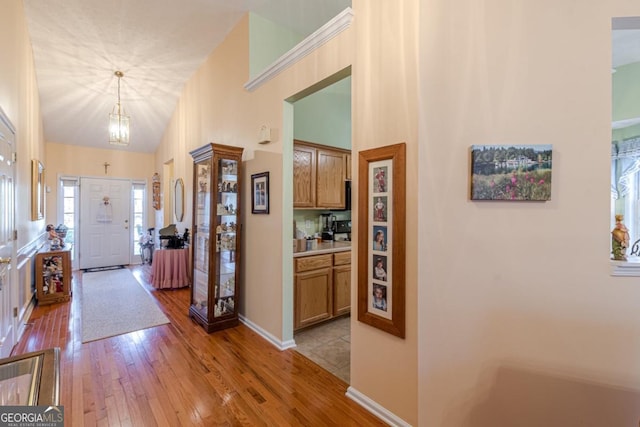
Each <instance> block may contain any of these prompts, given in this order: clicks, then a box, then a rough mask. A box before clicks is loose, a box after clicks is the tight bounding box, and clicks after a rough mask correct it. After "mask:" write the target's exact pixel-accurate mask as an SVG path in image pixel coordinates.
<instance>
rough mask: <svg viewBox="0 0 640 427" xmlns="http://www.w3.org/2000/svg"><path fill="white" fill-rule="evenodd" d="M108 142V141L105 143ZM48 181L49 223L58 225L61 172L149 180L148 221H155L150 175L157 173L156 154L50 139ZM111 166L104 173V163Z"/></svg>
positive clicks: (71, 174) (46, 177) (47, 164)
mask: <svg viewBox="0 0 640 427" xmlns="http://www.w3.org/2000/svg"><path fill="white" fill-rule="evenodd" d="M105 144H106V142H105ZM46 159H47V160H46V161H45V162H44V163H45V169H46V175H45V181H46V185H47V186H48V187H49V188H50V189H51V192H50V193H47V202H46V203H47V210H46V219H47V224H49V223H52V224H59V223H61V222H62V218H58V217H57V211H56V209H57V200H58V188H59V186H58V179H59V177H60V175H69V176H79V177H80V176H84V177H95V178H125V179H136V180H145V179H146V180H147V190H148V197H147V201H148V206H147V209H148V212H149V213H150V214H149V215H150V216H149V217H148V221H150V223H151V221H153V217H152V215H153V208H152V206H151V177H152V176H153V174H154V169H153V165H154V163H153V160H154V156H153V154H148V153H133V152H128V151H127V152H125V151H120V150H109V149H100V148H91V147H79V146H75V145H68V144H58V143H51V142H48V143H47V144H46ZM105 163H108V164H109V165H110V166H109V167H108V168H107V173H105V168H104V164H105Z"/></svg>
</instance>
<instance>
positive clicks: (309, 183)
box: [293, 140, 350, 209]
mask: <svg viewBox="0 0 640 427" xmlns="http://www.w3.org/2000/svg"><path fill="white" fill-rule="evenodd" d="M349 154H350V152H349V151H348V150H342V149H339V148H332V147H326V146H322V145H317V144H313V143H309V142H304V141H298V140H295V141H294V148H293V207H294V208H320V209H344V208H345V183H344V182H345V180H346V179H347V156H348V155H349Z"/></svg>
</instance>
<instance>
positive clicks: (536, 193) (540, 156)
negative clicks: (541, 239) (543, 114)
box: [471, 144, 552, 201]
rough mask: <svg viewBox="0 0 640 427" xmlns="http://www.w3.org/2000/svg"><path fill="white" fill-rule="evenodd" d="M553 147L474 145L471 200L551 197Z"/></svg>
mask: <svg viewBox="0 0 640 427" xmlns="http://www.w3.org/2000/svg"><path fill="white" fill-rule="evenodd" d="M551 166H552V146H551V145H550V144H536V145H472V146H471V200H513V201H523V200H526V201H546V200H551Z"/></svg>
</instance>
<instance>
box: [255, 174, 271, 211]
mask: <svg viewBox="0 0 640 427" xmlns="http://www.w3.org/2000/svg"><path fill="white" fill-rule="evenodd" d="M251 213H254V214H268V213H269V172H262V173H256V174H253V175H251Z"/></svg>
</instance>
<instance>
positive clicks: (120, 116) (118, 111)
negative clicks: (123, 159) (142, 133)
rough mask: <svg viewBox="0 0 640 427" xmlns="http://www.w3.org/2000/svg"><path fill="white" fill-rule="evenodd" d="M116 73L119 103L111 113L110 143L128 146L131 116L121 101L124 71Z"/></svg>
mask: <svg viewBox="0 0 640 427" xmlns="http://www.w3.org/2000/svg"><path fill="white" fill-rule="evenodd" d="M114 74H115V76H116V77H117V78H118V103H117V104H116V105H114V106H113V110H112V111H111V114H109V144H112V145H119V146H122V147H126V146H127V145H129V116H127V114H126V113H125V111H124V108H123V107H122V104H121V103H120V79H121V78H122V77H124V73H123V72H122V71H116V72H115V73H114Z"/></svg>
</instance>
